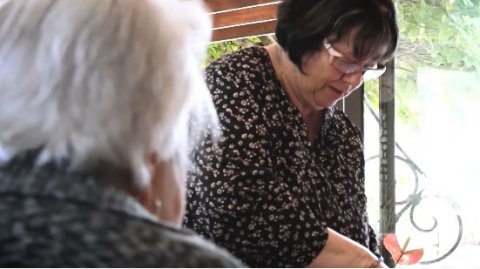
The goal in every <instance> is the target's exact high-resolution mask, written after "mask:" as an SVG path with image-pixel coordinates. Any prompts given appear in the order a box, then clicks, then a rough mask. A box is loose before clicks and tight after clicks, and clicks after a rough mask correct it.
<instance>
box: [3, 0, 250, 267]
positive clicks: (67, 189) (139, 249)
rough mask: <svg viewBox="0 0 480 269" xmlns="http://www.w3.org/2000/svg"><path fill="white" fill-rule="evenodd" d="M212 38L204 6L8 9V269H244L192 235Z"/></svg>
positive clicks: (109, 1) (212, 118)
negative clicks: (190, 211) (194, 172)
mask: <svg viewBox="0 0 480 269" xmlns="http://www.w3.org/2000/svg"><path fill="white" fill-rule="evenodd" d="M209 36H210V20H209V18H208V16H207V15H206V13H205V11H204V10H203V7H202V5H201V3H199V2H191V1H173V0H170V1H153V0H101V1H98V0H81V1H79V0H58V1H57V0H34V1H32V0H7V1H1V2H0V40H1V42H0V216H1V217H0V266H2V267H4V266H7V267H9V266H22V267H23V266H26V267H77V266H79V267H151V266H154V267H221V266H225V267H235V266H241V264H240V263H239V262H238V261H237V260H236V259H235V258H233V257H232V256H231V255H230V254H228V253H227V252H226V251H224V250H222V249H220V248H217V247H215V246H214V245H213V244H211V243H208V242H206V241H204V240H203V239H201V238H200V237H198V236H197V235H195V234H193V233H192V232H189V231H186V230H182V229H180V228H179V226H180V223H181V219H182V216H183V209H184V180H185V174H186V171H185V167H186V165H187V162H188V157H187V156H188V151H189V148H190V146H192V144H191V142H194V140H192V138H194V136H195V134H198V132H202V131H203V127H205V126H210V127H209V128H214V129H215V128H216V126H217V125H216V124H217V122H216V115H215V114H214V108H213V104H212V103H211V99H210V97H209V93H208V91H207V89H206V86H205V82H204V80H203V77H202V71H201V66H200V59H201V57H202V56H203V53H204V51H205V46H206V44H207V43H208V38H209ZM192 126H193V127H198V128H191V127H192Z"/></svg>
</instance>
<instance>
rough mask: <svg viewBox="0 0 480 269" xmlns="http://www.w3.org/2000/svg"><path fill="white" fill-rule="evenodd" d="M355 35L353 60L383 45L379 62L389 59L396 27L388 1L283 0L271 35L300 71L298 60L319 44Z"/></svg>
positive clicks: (393, 12) (396, 32)
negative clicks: (384, 46) (275, 26)
mask: <svg viewBox="0 0 480 269" xmlns="http://www.w3.org/2000/svg"><path fill="white" fill-rule="evenodd" d="M352 31H358V32H356V34H355V37H354V40H353V46H354V54H355V55H354V56H355V57H356V58H358V59H362V58H365V57H366V56H368V55H369V54H370V53H371V52H372V51H374V50H375V49H377V48H379V47H381V46H383V45H386V46H387V50H386V52H385V54H384V55H383V57H382V58H381V59H379V62H385V61H387V60H388V59H389V58H391V57H392V55H393V53H394V51H395V49H396V46H397V39H398V26H397V22H396V16H395V7H394V3H393V1H392V0H355V1H350V0H285V1H283V3H282V4H280V7H279V11H278V24H277V28H276V31H275V34H276V37H277V40H278V43H279V45H280V46H281V47H282V48H283V49H284V50H285V51H286V52H287V53H288V55H289V57H290V60H292V62H293V63H295V64H296V65H297V67H299V68H300V69H302V68H301V66H302V63H301V61H302V57H303V56H304V55H307V54H309V53H312V52H314V51H316V50H318V49H319V48H320V47H321V46H322V44H323V40H324V39H326V38H329V39H330V41H331V42H335V41H337V40H341V39H342V38H344V37H348V36H349V34H350V33H352Z"/></svg>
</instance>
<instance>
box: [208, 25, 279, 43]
mask: <svg viewBox="0 0 480 269" xmlns="http://www.w3.org/2000/svg"><path fill="white" fill-rule="evenodd" d="M276 25H277V21H276V20H271V21H263V22H260V23H254V24H247V25H241V26H235V27H230V28H222V29H217V30H214V31H213V36H212V41H216V42H218V41H223V40H231V39H237V38H242V37H249V36H259V35H266V34H271V33H273V32H274V31H275V26H276Z"/></svg>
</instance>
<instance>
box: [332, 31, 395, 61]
mask: <svg viewBox="0 0 480 269" xmlns="http://www.w3.org/2000/svg"><path fill="white" fill-rule="evenodd" d="M332 46H333V47H334V48H335V50H337V51H338V52H340V53H341V54H342V55H343V56H344V57H345V58H347V59H350V60H354V61H377V60H378V59H381V58H383V57H384V56H385V55H386V54H387V52H388V44H387V43H386V42H378V41H374V40H372V41H370V40H359V38H358V37H357V35H356V31H352V32H351V33H350V34H349V35H347V36H344V37H343V38H340V39H337V40H335V41H333V42H332Z"/></svg>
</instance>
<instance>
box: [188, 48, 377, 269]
mask: <svg viewBox="0 0 480 269" xmlns="http://www.w3.org/2000/svg"><path fill="white" fill-rule="evenodd" d="M206 72H207V81H208V84H209V87H210V89H211V92H212V95H213V100H214V103H215V106H216V109H217V112H218V114H219V117H220V121H221V124H222V132H223V138H222V139H221V141H219V143H218V145H214V146H212V143H211V141H210V140H209V138H205V139H204V140H203V143H201V144H200V145H199V147H197V148H196V150H195V152H194V164H193V166H192V169H191V171H190V173H189V182H188V192H187V196H188V203H187V204H188V205H187V214H186V217H185V224H186V226H187V227H189V228H192V229H194V230H195V231H197V232H199V233H200V234H202V235H204V236H205V237H207V238H210V239H212V240H213V241H214V242H216V243H217V244H219V245H221V246H224V247H225V248H227V249H228V250H230V251H231V252H232V253H233V254H234V255H236V256H237V257H239V258H240V259H241V260H243V261H244V262H245V263H246V264H248V265H249V266H254V267H264V266H266V267H290V266H292V267H304V266H306V265H308V264H309V263H310V262H311V261H312V260H313V258H314V257H316V256H317V255H318V254H319V253H320V251H321V250H322V247H323V246H324V244H325V241H326V239H327V234H326V227H330V228H333V229H335V230H337V231H338V232H340V233H342V234H344V235H346V236H348V237H350V238H352V239H353V240H355V241H357V242H359V243H360V244H362V245H365V246H367V247H368V248H370V249H371V250H372V251H376V250H377V240H376V237H375V234H374V232H373V230H372V228H371V227H370V226H369V225H368V223H367V214H366V197H365V194H364V159H363V149H362V140H361V136H360V132H359V130H358V129H357V128H356V127H355V126H354V125H353V124H352V123H351V121H350V120H349V119H348V118H347V116H346V115H345V114H344V113H343V112H341V111H338V110H336V109H335V108H331V109H329V110H328V111H327V112H326V115H325V119H324V122H325V124H324V125H323V127H322V129H321V131H320V135H319V136H318V137H317V139H316V140H315V141H314V143H310V142H309V141H308V139H307V133H306V130H305V125H304V123H303V121H302V119H301V115H300V112H299V110H298V109H297V108H296V107H294V106H293V105H292V104H291V102H290V101H289V99H288V97H287V96H286V94H285V91H284V90H283V89H282V87H281V84H280V81H279V80H278V78H277V77H276V75H275V73H274V71H273V66H272V63H271V61H270V58H269V56H268V54H267V52H266V50H265V49H264V48H259V47H254V48H248V49H244V50H242V51H240V52H236V53H234V54H231V55H228V56H225V57H223V58H222V59H220V60H218V61H216V62H214V63H213V64H212V65H210V66H209V67H208V68H207V71H206Z"/></svg>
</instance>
